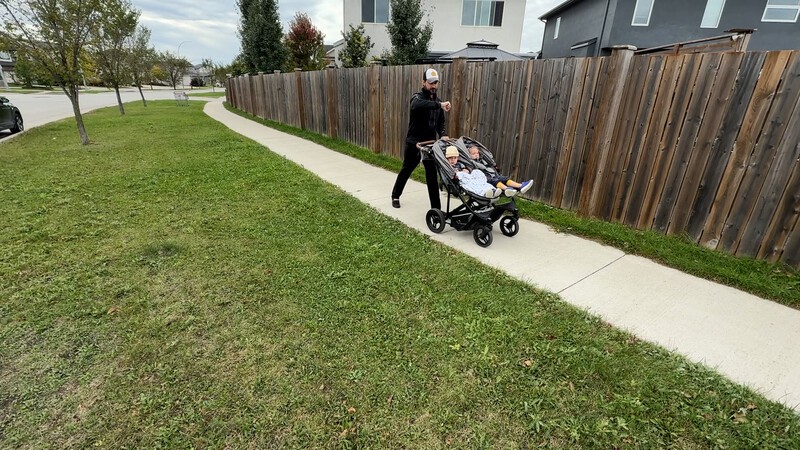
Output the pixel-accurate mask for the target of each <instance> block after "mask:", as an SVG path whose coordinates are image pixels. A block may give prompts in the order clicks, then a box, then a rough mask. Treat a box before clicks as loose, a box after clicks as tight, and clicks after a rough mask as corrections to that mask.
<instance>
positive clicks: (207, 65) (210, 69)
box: [200, 58, 215, 92]
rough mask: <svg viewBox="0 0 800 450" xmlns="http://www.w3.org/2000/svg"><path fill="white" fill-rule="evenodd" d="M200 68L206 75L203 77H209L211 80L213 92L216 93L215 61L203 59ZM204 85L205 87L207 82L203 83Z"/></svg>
mask: <svg viewBox="0 0 800 450" xmlns="http://www.w3.org/2000/svg"><path fill="white" fill-rule="evenodd" d="M200 67H201V68H202V69H203V71H204V72H205V74H206V75H203V77H204V78H205V77H209V78H210V79H211V92H214V81H215V80H214V78H215V76H214V60H212V59H208V58H203V60H202V61H201V62H200ZM203 85H205V81H203Z"/></svg>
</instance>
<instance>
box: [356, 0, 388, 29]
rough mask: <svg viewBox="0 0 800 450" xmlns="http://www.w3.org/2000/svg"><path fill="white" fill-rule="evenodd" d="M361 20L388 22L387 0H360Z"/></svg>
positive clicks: (365, 21) (366, 21)
mask: <svg viewBox="0 0 800 450" xmlns="http://www.w3.org/2000/svg"><path fill="white" fill-rule="evenodd" d="M361 21H362V22H364V23H389V0H361Z"/></svg>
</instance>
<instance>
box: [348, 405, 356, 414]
mask: <svg viewBox="0 0 800 450" xmlns="http://www.w3.org/2000/svg"><path fill="white" fill-rule="evenodd" d="M347 412H349V413H350V414H355V412H356V409H355V408H353V407H352V406H351V407H349V408H347Z"/></svg>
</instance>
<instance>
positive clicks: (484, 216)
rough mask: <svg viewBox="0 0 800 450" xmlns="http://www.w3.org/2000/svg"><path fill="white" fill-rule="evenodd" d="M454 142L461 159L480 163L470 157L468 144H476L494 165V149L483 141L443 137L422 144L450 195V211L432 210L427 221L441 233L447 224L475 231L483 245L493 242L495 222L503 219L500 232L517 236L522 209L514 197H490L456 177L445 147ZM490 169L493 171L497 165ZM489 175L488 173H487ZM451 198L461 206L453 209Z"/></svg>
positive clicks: (470, 163) (475, 165) (473, 166)
mask: <svg viewBox="0 0 800 450" xmlns="http://www.w3.org/2000/svg"><path fill="white" fill-rule="evenodd" d="M450 145H454V146H455V147H456V148H458V161H459V162H460V163H462V164H463V165H465V166H466V167H468V168H470V169H471V170H472V169H476V168H480V169H481V170H486V169H487V167H482V166H481V167H478V163H476V161H473V160H472V159H470V157H469V152H468V150H467V146H473V145H474V146H476V147H478V149H479V150H480V152H481V158H482V159H483V160H484V161H485V162H487V163H488V164H489V165H491V166H494V159H493V156H492V154H491V152H490V151H489V150H488V149H486V147H484V146H483V145H481V144H480V143H479V142H477V141H475V140H473V139H470V138H468V137H461V138H459V139H458V140H453V139H440V140H438V141H436V142H434V143H432V144H429V145H420V146H419V148H420V150H421V151H423V152H426V153H428V155H430V157H431V158H433V160H434V161H435V163H436V169H437V172H438V173H439V179H440V180H441V185H442V187H443V188H444V189H445V190H446V191H447V193H448V194H449V195H448V196H447V206H446V210H445V211H442V210H440V209H436V208H434V209H430V210H428V213H427V214H426V215H425V222H426V223H427V225H428V229H430V230H431V231H432V232H434V233H441V232H442V231H443V230H444V227H445V225H448V224H449V225H450V226H452V227H453V228H455V229H456V230H459V231H461V230H472V237H473V238H474V239H475V243H477V244H478V245H479V246H481V247H488V246H490V245H492V239H493V238H492V224H493V223H495V222H497V221H498V220H500V231H501V232H502V233H503V234H504V235H506V236H509V237H511V236H514V235H516V234H517V233H518V232H519V210H518V209H517V204H516V202H515V201H514V199H513V198H506V197H501V198H487V197H484V196H481V195H478V194H475V193H474V192H470V191H467V190H466V189H464V188H463V187H462V186H461V184H460V183H459V181H458V179H457V178H456V171H455V169H454V168H453V167H452V166H451V165H450V163H449V162H448V161H447V158H446V157H445V148H447V147H448V146H450ZM489 170H493V167H492V168H491V169H489ZM487 175H488V174H487ZM451 197H457V198H458V199H459V200H461V205H458V206H457V207H456V208H455V209H453V210H451V209H450V199H451Z"/></svg>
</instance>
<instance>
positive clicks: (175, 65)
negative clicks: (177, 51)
mask: <svg viewBox="0 0 800 450" xmlns="http://www.w3.org/2000/svg"><path fill="white" fill-rule="evenodd" d="M158 65H159V66H161V69H162V70H163V71H164V73H165V74H166V75H167V77H168V78H169V84H170V85H171V86H172V89H176V88H177V85H178V82H179V81H180V80H182V79H183V75H184V74H185V73H186V70H187V69H188V68H189V67H190V66H191V65H192V63H190V62H189V60H187V59H186V58H179V57H177V56H175V55H174V54H173V53H172V52H169V51H166V52H163V53H159V56H158Z"/></svg>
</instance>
